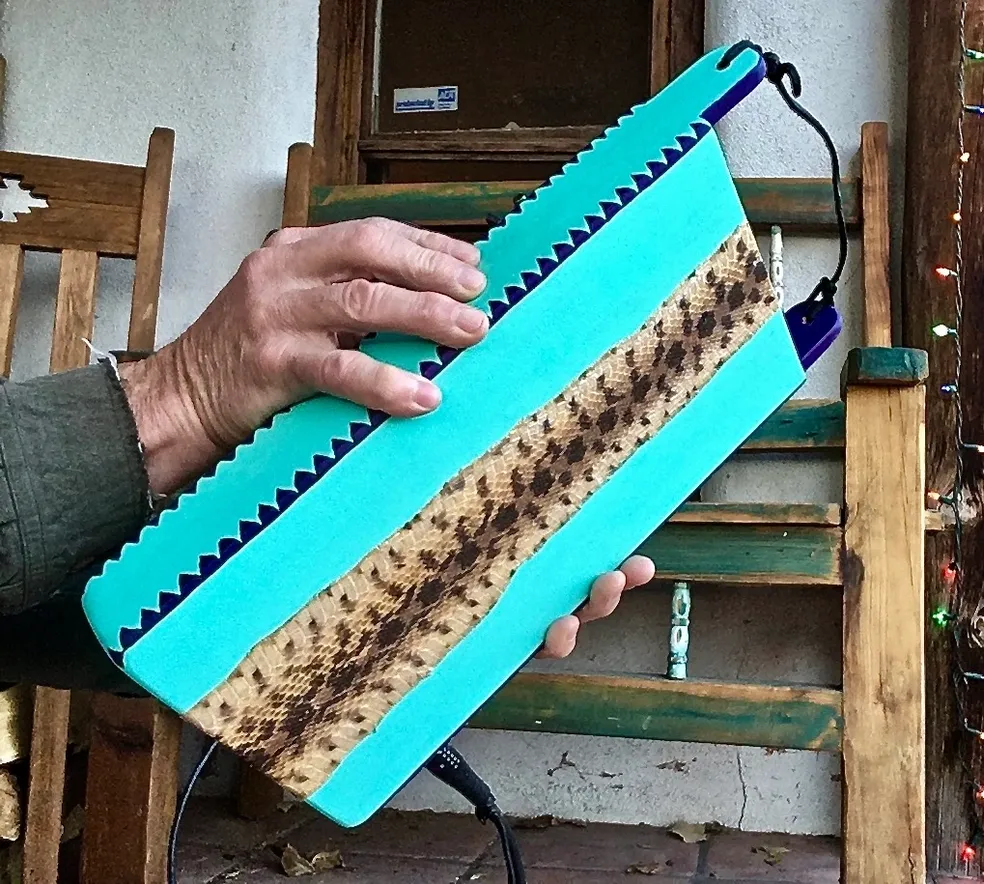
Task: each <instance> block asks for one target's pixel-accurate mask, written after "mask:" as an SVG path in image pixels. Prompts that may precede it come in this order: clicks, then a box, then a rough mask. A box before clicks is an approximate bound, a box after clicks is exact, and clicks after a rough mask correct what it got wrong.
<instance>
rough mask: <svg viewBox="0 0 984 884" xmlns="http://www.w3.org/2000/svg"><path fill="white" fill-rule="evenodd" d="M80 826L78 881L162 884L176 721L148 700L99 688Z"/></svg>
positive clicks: (173, 790)
mask: <svg viewBox="0 0 984 884" xmlns="http://www.w3.org/2000/svg"><path fill="white" fill-rule="evenodd" d="M92 713H93V723H92V742H91V744H90V747H89V773H88V781H87V786H86V808H85V828H84V830H83V833H82V876H81V880H82V884H165V881H166V869H167V838H168V833H169V832H170V828H171V821H172V820H173V818H174V808H175V803H176V798H177V792H178V750H179V746H180V740H181V721H180V719H179V718H178V717H177V716H176V715H174V714H173V713H172V712H170V711H168V710H167V709H165V708H164V707H163V706H161V705H160V704H159V703H157V702H156V701H154V700H124V699H121V698H119V697H114V696H111V695H109V694H99V695H97V696H96V697H95V699H94V700H93V709H92Z"/></svg>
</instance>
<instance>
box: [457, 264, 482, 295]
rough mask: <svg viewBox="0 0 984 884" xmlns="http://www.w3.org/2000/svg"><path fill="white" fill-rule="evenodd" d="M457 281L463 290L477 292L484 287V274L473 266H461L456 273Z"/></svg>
mask: <svg viewBox="0 0 984 884" xmlns="http://www.w3.org/2000/svg"><path fill="white" fill-rule="evenodd" d="M458 282H460V283H461V286H462V288H463V289H465V291H469V292H475V293H476V294H477V293H478V292H480V291H481V290H482V289H484V288H485V274H484V273H482V271H481V270H476V269H475V268H474V267H463V268H462V269H461V271H460V272H459V273H458Z"/></svg>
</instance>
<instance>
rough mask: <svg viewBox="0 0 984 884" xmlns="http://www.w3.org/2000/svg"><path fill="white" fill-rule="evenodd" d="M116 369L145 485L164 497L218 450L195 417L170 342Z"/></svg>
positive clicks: (188, 479) (215, 456)
mask: <svg viewBox="0 0 984 884" xmlns="http://www.w3.org/2000/svg"><path fill="white" fill-rule="evenodd" d="M119 372H120V378H121V380H122V382H123V390H124V393H125V395H126V398H127V402H128V403H129V406H130V410H131V412H132V413H133V418H134V421H135V423H136V426H137V435H138V437H139V439H140V443H141V446H142V448H143V456H144V464H145V467H146V470H147V477H148V480H149V482H150V490H151V492H152V494H154V495H155V496H157V495H164V496H169V495H171V494H173V493H174V492H176V491H179V490H180V489H181V488H183V487H184V486H185V485H187V484H188V483H189V482H191V481H193V480H194V479H196V478H197V477H198V476H200V475H201V474H202V473H204V472H205V471H206V470H207V469H208V468H209V467H210V466H212V464H214V463H215V461H217V460H218V459H219V457H220V456H221V452H220V451H219V449H218V447H217V446H216V445H215V444H214V443H213V442H212V440H211V439H210V438H209V436H208V433H206V431H205V429H204V427H203V426H202V423H201V420H200V419H199V417H198V414H197V411H196V409H195V407H194V404H193V401H192V397H191V395H190V393H189V391H188V390H187V389H186V387H187V384H186V383H185V378H184V377H183V373H182V372H181V371H180V367H179V365H178V359H177V353H176V348H175V346H174V345H173V344H172V345H169V346H167V347H165V348H164V349H162V350H160V351H158V352H157V353H154V354H153V355H152V356H149V357H147V358H146V359H144V360H142V361H140V362H129V363H124V364H122V365H120V367H119Z"/></svg>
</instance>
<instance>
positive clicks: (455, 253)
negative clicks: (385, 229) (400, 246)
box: [370, 218, 481, 265]
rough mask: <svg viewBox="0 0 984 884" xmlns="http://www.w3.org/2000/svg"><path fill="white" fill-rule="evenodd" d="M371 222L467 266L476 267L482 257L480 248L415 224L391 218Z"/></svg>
mask: <svg viewBox="0 0 984 884" xmlns="http://www.w3.org/2000/svg"><path fill="white" fill-rule="evenodd" d="M370 220H371V221H373V222H375V223H378V224H383V225H387V226H392V229H393V230H394V232H396V233H399V234H400V235H401V236H404V237H406V238H407V239H408V240H410V242H414V243H416V244H417V245H418V246H423V247H424V248H425V249H433V250H434V251H435V252H444V253H445V254H447V255H451V256H452V257H454V258H457V259H458V260H459V261H464V262H465V263H466V264H472V265H476V264H478V260H479V258H480V257H481V253H480V252H479V251H478V248H477V247H476V246H474V245H473V244H472V243H470V242H465V241H464V240H463V239H455V238H454V237H452V236H445V235H444V234H443V233H437V232H435V231H433V230H425V229H424V228H423V227H417V226H416V225H415V224H407V223H405V222H403V221H394V220H393V219H391V218H372V219H370Z"/></svg>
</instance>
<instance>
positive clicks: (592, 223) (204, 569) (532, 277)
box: [110, 72, 761, 665]
mask: <svg viewBox="0 0 984 884" xmlns="http://www.w3.org/2000/svg"><path fill="white" fill-rule="evenodd" d="M760 80H761V76H760V75H759V74H758V72H752V73H751V74H749V75H748V76H746V77H745V78H744V79H743V80H741V81H739V83H737V84H736V85H735V87H734V88H733V89H732V90H730V92H729V93H728V95H727V96H725V98H722V99H719V100H718V101H716V102H715V103H714V104H713V105H711V107H709V108H708V109H707V110H706V111H705V112H704V113H703V114H701V115H700V118H699V119H698V121H697V122H695V123H692V124H691V127H690V128H691V130H692V132H691V133H688V134H684V135H680V136H677V138H676V146H671V147H665V148H663V149H662V150H661V152H660V153H661V159H659V160H653V161H650V162H648V163H646V171H645V172H639V173H636V174H633V175H632V184H631V185H626V186H623V187H618V188H616V189H615V193H614V194H613V198H612V199H610V200H605V201H603V202H601V203H599V205H598V212H597V213H595V214H591V215H585V216H584V224H583V225H582V226H581V227H579V228H572V229H570V230H568V232H567V234H568V239H567V240H566V241H564V242H559V243H554V244H553V245H552V247H551V248H552V251H553V256H552V257H540V258H537V259H536V265H537V269H536V270H528V271H524V272H523V273H521V274H520V281H519V282H518V283H515V284H513V285H507V286H506V287H505V288H504V290H503V297H502V298H501V299H497V300H494V301H490V302H489V326H490V327H491V326H494V325H496V324H497V323H499V322H501V321H502V319H503V317H505V316H506V314H507V313H508V312H509V311H510V310H511V309H512V308H513V307H515V306H516V305H517V304H519V303H520V302H521V301H522V300H523V298H525V297H526V296H527V295H528V294H530V293H531V292H533V291H534V290H535V289H536V287H537V286H538V285H540V283H542V282H543V281H544V280H545V279H546V278H547V277H548V276H550V274H551V273H553V272H554V271H555V270H556V269H557V268H558V267H559V266H560V265H561V264H563V262H564V261H566V260H567V259H568V258H570V257H571V255H573V254H574V253H575V252H576V251H577V250H578V249H580V248H581V247H582V246H583V245H584V244H585V243H586V242H588V240H590V239H591V238H592V237H593V236H594V235H595V234H596V233H597V232H598V231H599V230H601V229H602V228H603V227H604V226H605V224H607V223H608V222H609V221H610V220H611V219H612V218H614V217H615V216H616V215H617V214H618V213H619V212H620V211H621V210H622V209H623V208H625V206H627V205H628V204H629V203H631V202H632V200H634V199H635V198H636V197H637V196H638V195H639V194H640V193H642V191H644V190H646V189H647V188H648V187H651V186H652V185H653V184H654V183H655V182H656V181H658V180H659V179H660V178H661V177H662V176H663V175H665V174H666V173H667V172H668V171H669V170H670V169H671V168H672V167H673V166H674V165H676V163H678V162H679V161H680V160H681V159H683V157H684V156H686V155H687V153H689V152H690V151H691V150H692V149H693V148H694V147H695V146H696V145H697V144H698V143H699V142H700V139H701V138H703V137H704V136H705V135H706V134H707V133H708V132H710V131H711V128H712V127H713V125H714V123H716V122H717V121H718V120H719V119H720V118H721V117H722V116H723V115H724V113H725V112H726V110H727V109H729V108H730V107H733V106H734V105H735V104H737V103H738V101H740V100H741V99H742V98H744V97H745V96H746V95H748V93H749V92H751V91H752V89H753V88H754V87H755V85H757V83H758V82H759V81H760ZM514 211H521V207H517V209H515V210H514ZM460 352H461V351H460V350H456V349H454V348H452V347H443V346H439V347H437V348H436V351H435V357H436V358H434V359H429V360H425V361H423V362H421V363H420V364H419V369H418V371H419V373H420V374H421V375H422V376H423V377H425V378H427V379H428V380H433V379H434V378H436V377H437V376H438V375H439V374H440V373H441V372H442V371H443V370H444V369H445V368H446V367H447V366H448V365H450V364H451V363H452V362H453V361H454V360H455V359H456V358H457V356H458V354H459V353H460ZM388 417H389V415H387V414H386V413H384V412H382V411H375V410H371V409H370V410H368V411H367V412H366V420H365V421H360V422H353V423H351V424H349V437H350V438H347V439H345V438H333V439H332V440H331V443H330V447H331V453H330V454H316V455H315V456H314V459H313V462H312V468H311V469H309V470H298V471H297V472H295V473H294V480H293V486H292V487H291V488H278V489H277V491H276V494H275V495H274V500H275V502H274V503H272V504H271V503H261V504H260V505H259V507H258V508H257V513H256V518H255V519H252V520H241V521H240V522H239V533H238V536H237V537H224V538H222V539H221V540H220V541H219V544H218V549H217V552H216V553H210V554H207V555H203V556H200V557H199V559H198V570H197V571H196V572H195V573H192V574H189V573H183V574H180V575H178V585H177V587H176V588H175V589H174V590H169V591H166V592H161V593H160V594H159V596H158V607H157V608H156V609H154V608H142V609H141V611H140V624H139V626H137V627H122V628H121V629H120V632H119V642H120V648H121V649H122V650H120V651H116V650H111V651H110V656H112V657H113V659H114V660H115V661H116V662H117V663H118V664H119V665H122V660H123V654H124V653H125V652H126V651H127V650H128V649H129V648H131V647H133V645H134V644H136V643H137V641H139V640H140V638H141V637H142V636H143V635H144V634H145V633H146V632H147V631H148V630H150V629H152V628H153V627H154V626H155V625H156V624H157V623H159V622H160V621H161V620H162V619H163V618H164V617H166V616H167V615H168V614H170V613H171V611H173V610H174V609H175V608H176V607H177V606H178V605H180V604H181V602H183V601H184V600H185V599H186V598H188V597H189V596H190V595H191V594H192V593H193V592H194V591H195V590H196V589H197V588H198V587H199V586H201V585H202V583H204V582H205V580H207V579H208V577H210V576H211V575H212V574H214V573H215V572H216V571H217V570H218V569H219V568H220V567H222V565H223V564H225V563H226V562H227V561H228V560H229V559H230V558H232V556H234V555H235V554H236V553H237V552H239V550H241V549H242V548H243V547H244V546H245V545H246V544H247V543H249V541H250V540H252V539H253V538H254V537H256V536H257V535H258V534H260V532H262V531H263V530H264V529H265V528H266V527H267V526H269V525H271V524H273V522H275V521H276V520H277V519H278V518H279V517H280V516H281V515H282V514H283V513H285V512H286V511H287V510H288V509H289V508H290V507H291V505H292V504H293V503H294V502H295V501H296V500H297V499H298V498H299V497H300V496H301V495H302V494H304V493H305V492H306V491H308V490H309V489H310V488H312V487H313V486H314V485H315V484H316V483H317V482H318V480H319V479H320V478H321V477H322V476H324V475H326V474H327V473H328V472H330V471H331V469H332V467H334V466H335V464H337V463H338V462H339V461H340V460H341V459H342V458H343V457H345V456H346V455H347V454H348V453H349V452H351V451H352V450H353V449H354V448H355V447H356V446H357V445H358V444H359V443H361V442H363V441H364V440H365V439H366V438H368V437H369V436H370V435H371V434H372V433H373V432H374V431H375V430H377V429H378V428H379V427H380V426H382V425H383V424H384V423H385V422H386V420H387V418H388Z"/></svg>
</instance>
